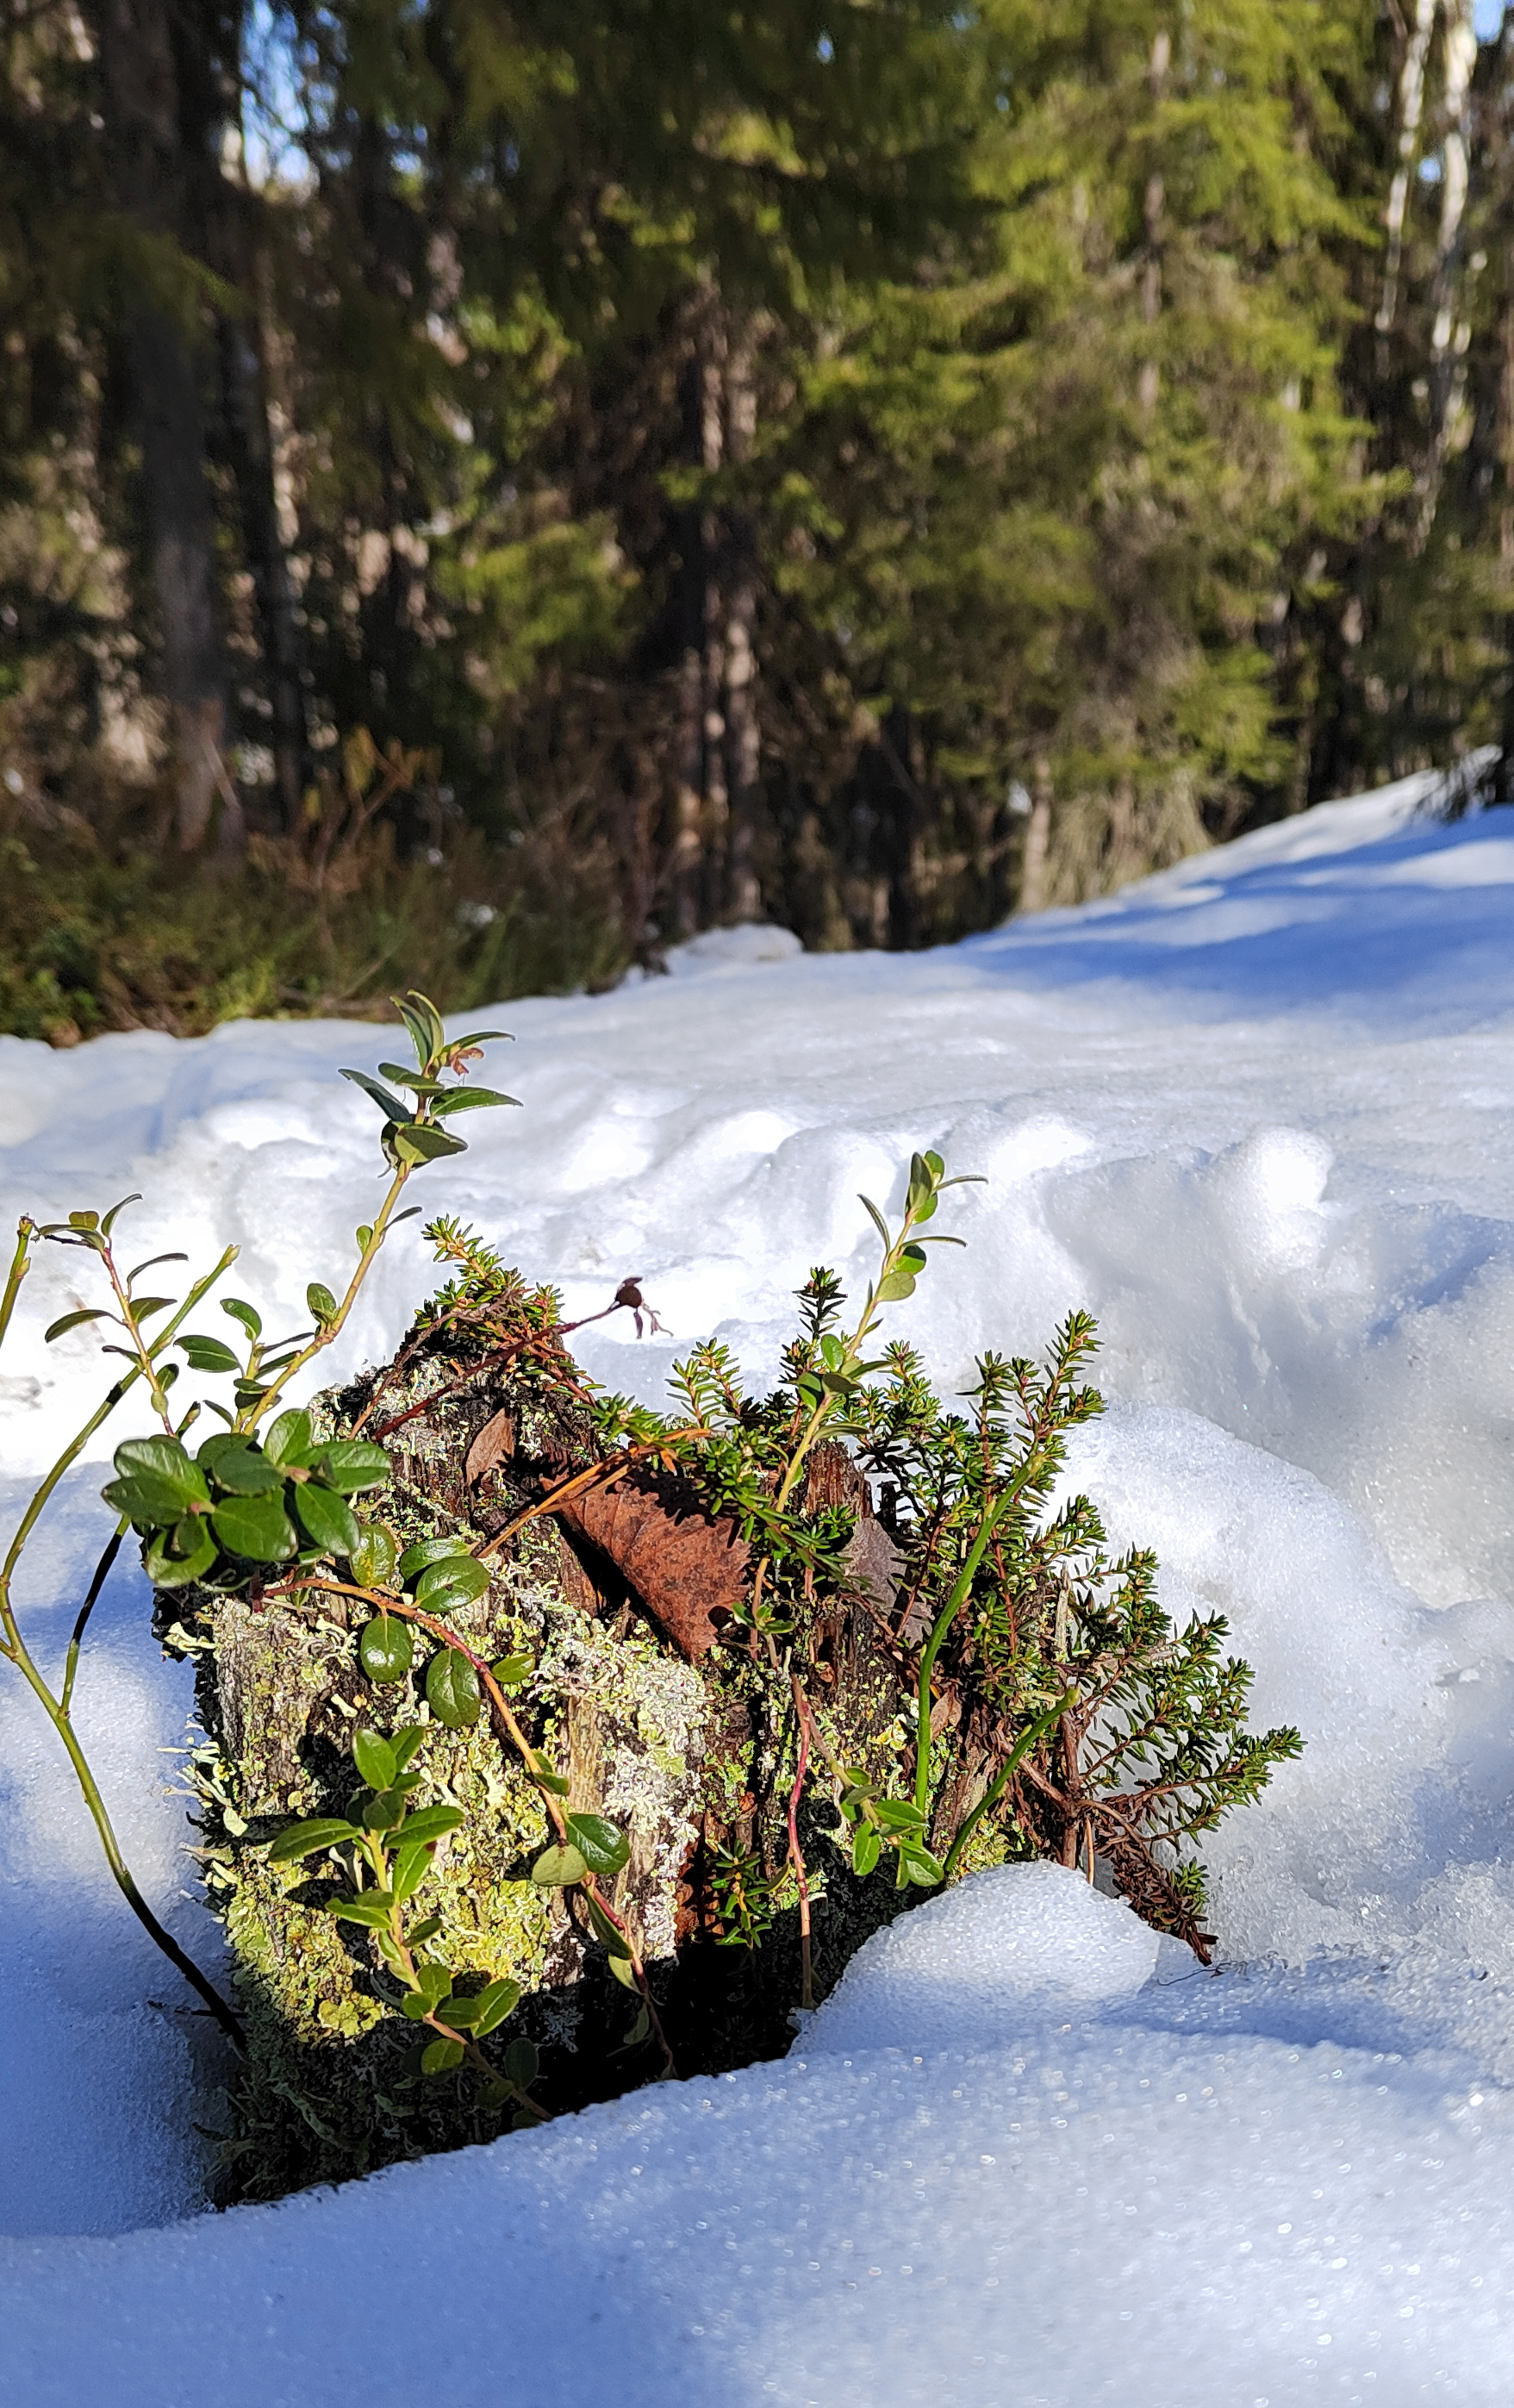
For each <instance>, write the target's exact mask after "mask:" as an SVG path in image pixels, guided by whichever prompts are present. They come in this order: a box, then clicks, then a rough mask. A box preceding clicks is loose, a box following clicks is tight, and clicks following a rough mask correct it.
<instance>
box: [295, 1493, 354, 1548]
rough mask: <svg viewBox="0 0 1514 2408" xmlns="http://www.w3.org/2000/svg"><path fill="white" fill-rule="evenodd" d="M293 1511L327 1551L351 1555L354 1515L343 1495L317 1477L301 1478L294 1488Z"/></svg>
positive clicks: (309, 1534)
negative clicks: (323, 1483)
mask: <svg viewBox="0 0 1514 2408" xmlns="http://www.w3.org/2000/svg"><path fill="white" fill-rule="evenodd" d="M294 1511H295V1512H296V1513H297V1514H298V1516H299V1519H300V1524H301V1527H302V1528H303V1529H304V1530H305V1531H306V1532H307V1535H308V1537H310V1538H311V1539H313V1540H314V1541H315V1543H316V1545H317V1546H318V1547H321V1548H322V1549H324V1551H325V1553H326V1554H327V1555H346V1556H348V1557H349V1558H350V1556H351V1553H352V1550H353V1548H354V1547H355V1546H356V1545H357V1543H358V1537H359V1533H358V1526H357V1516H356V1514H355V1513H354V1512H353V1511H352V1508H351V1507H350V1505H349V1503H348V1501H347V1499H346V1498H345V1497H338V1496H337V1494H336V1490H335V1489H334V1488H323V1487H322V1486H321V1484H320V1483H319V1482H318V1481H315V1480H306V1481H302V1482H301V1483H300V1484H299V1486H298V1487H297V1488H296V1489H295V1491H294Z"/></svg>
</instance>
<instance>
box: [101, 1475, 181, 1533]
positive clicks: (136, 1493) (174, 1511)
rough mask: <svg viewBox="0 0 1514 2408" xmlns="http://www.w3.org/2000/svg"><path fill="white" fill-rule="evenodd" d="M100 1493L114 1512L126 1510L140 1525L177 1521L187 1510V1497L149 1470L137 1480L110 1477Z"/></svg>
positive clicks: (153, 1525) (152, 1526)
mask: <svg viewBox="0 0 1514 2408" xmlns="http://www.w3.org/2000/svg"><path fill="white" fill-rule="evenodd" d="M100 1494H101V1496H102V1497H103V1498H105V1501H106V1503H107V1505H108V1506H109V1507H110V1509H111V1511H112V1512H115V1513H124V1514H125V1515H126V1517H127V1519H128V1520H129V1521H132V1522H135V1523H136V1525H137V1527H138V1528H139V1529H152V1528H155V1527H163V1526H164V1525H166V1524H167V1523H170V1522H177V1521H178V1519H179V1515H180V1514H181V1513H182V1512H183V1511H184V1499H183V1498H182V1497H181V1496H180V1494H179V1490H178V1489H177V1488H172V1487H170V1486H169V1484H168V1483H167V1481H166V1480H153V1479H151V1478H150V1476H149V1475H148V1474H146V1473H143V1474H141V1475H140V1476H139V1477H138V1478H136V1479H134V1480H107V1483H106V1484H105V1486H104V1487H103V1488H102V1489H101V1491H100Z"/></svg>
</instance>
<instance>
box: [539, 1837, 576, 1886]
mask: <svg viewBox="0 0 1514 2408" xmlns="http://www.w3.org/2000/svg"><path fill="white" fill-rule="evenodd" d="M587 1871H589V1867H588V1864H587V1862H586V1861H585V1859H584V1858H583V1856H580V1855H579V1853H578V1849H577V1848H575V1847H560V1848H544V1849H543V1850H542V1852H541V1854H540V1856H538V1857H537V1858H536V1863H535V1864H534V1865H533V1866H532V1868H531V1878H532V1880H533V1881H534V1882H536V1884H537V1885H538V1887H540V1888H542V1889H571V1888H572V1886H573V1884H574V1883H575V1882H581V1881H582V1879H583V1877H584V1875H585V1873H587Z"/></svg>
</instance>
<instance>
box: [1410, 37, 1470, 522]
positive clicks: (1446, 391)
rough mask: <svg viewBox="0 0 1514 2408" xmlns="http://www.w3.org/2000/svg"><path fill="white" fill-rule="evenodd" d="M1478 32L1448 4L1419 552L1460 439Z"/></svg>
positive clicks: (1468, 330) (1464, 385)
mask: <svg viewBox="0 0 1514 2408" xmlns="http://www.w3.org/2000/svg"><path fill="white" fill-rule="evenodd" d="M1477 63H1478V34H1477V26H1476V24H1475V23H1474V22H1473V13H1472V0H1446V67H1445V75H1446V91H1445V99H1444V103H1443V107H1444V112H1445V120H1446V138H1445V143H1444V146H1443V148H1444V158H1445V165H1444V169H1443V173H1442V176H1441V185H1440V225H1439V230H1438V233H1437V236H1436V241H1435V279H1434V281H1433V284H1432V287H1431V296H1430V310H1431V329H1430V446H1429V452H1428V455H1427V457H1426V461H1425V467H1424V476H1423V480H1422V487H1421V495H1420V518H1419V526H1418V529H1417V541H1416V549H1417V550H1420V551H1422V550H1423V548H1424V546H1425V544H1426V543H1427V542H1428V541H1429V538H1430V531H1431V528H1432V527H1433V526H1434V524H1435V511H1436V509H1438V507H1439V503H1440V488H1441V483H1442V480H1443V479H1444V477H1445V473H1446V459H1447V454H1448V452H1449V451H1450V445H1451V443H1452V441H1453V440H1454V439H1455V436H1456V432H1457V424H1458V422H1459V420H1460V418H1461V415H1462V404H1463V397H1464V392H1465V387H1466V352H1467V345H1468V341H1469V339H1470V329H1469V327H1468V326H1467V324H1466V323H1465V319H1464V307H1463V305H1462V295H1461V284H1462V278H1463V275H1464V272H1465V271H1464V265H1463V258H1462V251H1463V245H1462V227H1463V222H1464V218H1465V215H1466V199H1467V188H1468V184H1469V182H1470V179H1471V122H1470V121H1471V108H1472V74H1473V70H1474V68H1475V67H1476V65H1477Z"/></svg>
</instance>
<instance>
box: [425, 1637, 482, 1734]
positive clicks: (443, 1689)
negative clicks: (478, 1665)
mask: <svg viewBox="0 0 1514 2408" xmlns="http://www.w3.org/2000/svg"><path fill="white" fill-rule="evenodd" d="M426 1703H427V1705H428V1706H429V1707H430V1708H431V1711H432V1713H434V1714H435V1715H436V1720H437V1721H438V1722H439V1723H445V1724H446V1726H447V1727H448V1729H449V1730H468V1729H470V1728H471V1727H472V1726H473V1724H475V1723H476V1722H477V1721H478V1715H479V1712H480V1710H481V1707H482V1704H483V1696H482V1692H481V1690H480V1689H479V1687H478V1673H477V1672H476V1671H475V1670H474V1669H473V1667H472V1665H471V1664H470V1663H469V1662H468V1659H467V1657H466V1656H462V1655H459V1653H458V1651H457V1649H456V1648H455V1647H444V1648H443V1649H442V1651H441V1653H440V1655H438V1656H433V1657H432V1659H431V1661H430V1663H429V1664H428V1665H427V1667H426Z"/></svg>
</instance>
